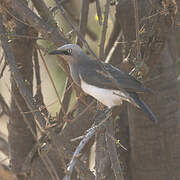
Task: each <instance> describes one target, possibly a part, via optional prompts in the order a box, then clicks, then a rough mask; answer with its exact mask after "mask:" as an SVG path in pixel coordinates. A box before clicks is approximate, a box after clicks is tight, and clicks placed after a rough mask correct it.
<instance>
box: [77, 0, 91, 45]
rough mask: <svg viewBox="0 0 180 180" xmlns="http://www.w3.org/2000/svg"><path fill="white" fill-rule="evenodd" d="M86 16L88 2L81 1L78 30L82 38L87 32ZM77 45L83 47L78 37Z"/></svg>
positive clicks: (87, 0)
mask: <svg viewBox="0 0 180 180" xmlns="http://www.w3.org/2000/svg"><path fill="white" fill-rule="evenodd" d="M88 14H89V0H86V1H82V5H81V16H80V24H79V30H80V33H81V34H82V36H83V37H84V36H85V34H86V30H87V22H88ZM77 44H78V45H79V46H81V47H82V45H83V44H82V41H81V39H80V37H79V36H78V39H77Z"/></svg>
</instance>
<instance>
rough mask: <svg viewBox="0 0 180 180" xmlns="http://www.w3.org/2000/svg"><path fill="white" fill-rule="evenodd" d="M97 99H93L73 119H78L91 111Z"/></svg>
mask: <svg viewBox="0 0 180 180" xmlns="http://www.w3.org/2000/svg"><path fill="white" fill-rule="evenodd" d="M95 102H96V100H93V101H92V102H91V103H90V104H89V105H88V106H87V107H86V108H85V109H84V110H83V111H82V112H80V113H79V114H78V115H77V116H76V117H75V118H74V119H73V120H72V121H71V123H72V122H74V121H77V120H78V119H80V118H81V117H82V116H83V115H84V114H85V113H86V112H87V111H89V110H90V109H91V108H92V107H93V106H94V104H95Z"/></svg>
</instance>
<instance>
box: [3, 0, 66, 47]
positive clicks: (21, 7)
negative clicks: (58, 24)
mask: <svg viewBox="0 0 180 180" xmlns="http://www.w3.org/2000/svg"><path fill="white" fill-rule="evenodd" d="M3 2H5V3H6V4H8V5H9V6H10V7H11V8H12V9H13V10H14V11H16V12H17V13H18V14H19V16H20V17H23V20H24V21H26V22H28V23H29V25H30V26H32V27H34V29H36V30H37V31H38V32H40V33H41V34H42V35H43V36H44V38H46V39H48V40H50V41H52V42H53V43H54V44H56V45H57V46H59V45H63V44H64V43H68V42H69V41H68V40H67V39H66V38H65V37H64V35H63V34H60V33H59V32H58V31H57V30H56V29H55V28H54V27H53V26H50V25H48V24H47V23H46V22H44V21H43V20H42V19H41V18H39V17H38V16H37V15H36V14H35V13H34V12H32V11H31V9H29V8H28V7H27V5H25V4H24V3H22V1H19V0H2V1H1V2H0V4H1V5H2V6H3ZM5 8H6V7H5ZM26 24H27V23H26Z"/></svg>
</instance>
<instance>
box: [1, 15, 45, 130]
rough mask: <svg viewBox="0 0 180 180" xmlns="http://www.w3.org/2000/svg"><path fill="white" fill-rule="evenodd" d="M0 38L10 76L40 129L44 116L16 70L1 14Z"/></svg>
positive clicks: (43, 123) (43, 122) (43, 125)
mask: <svg viewBox="0 0 180 180" xmlns="http://www.w3.org/2000/svg"><path fill="white" fill-rule="evenodd" d="M0 39H1V44H2V48H3V50H4V53H5V60H6V61H7V63H8V64H9V66H10V69H11V73H12V76H13V78H14V80H15V82H16V84H17V86H18V87H19V91H20V93H21V95H22V97H23V98H24V100H25V102H26V104H27V106H28V108H29V109H30V111H32V112H34V116H35V118H36V120H37V121H38V122H37V124H38V126H39V128H40V129H41V130H42V128H41V127H45V120H44V117H43V116H42V115H41V113H40V112H38V111H35V110H36V109H37V107H36V106H35V103H34V100H33V97H32V94H31V93H30V91H29V90H28V89H27V88H26V86H25V84H24V81H23V78H22V76H21V74H20V73H19V71H18V68H17V65H16V62H15V59H14V56H13V54H12V52H11V49H10V46H9V43H8V39H7V37H6V36H5V29H4V26H3V22H2V16H1V15H0Z"/></svg>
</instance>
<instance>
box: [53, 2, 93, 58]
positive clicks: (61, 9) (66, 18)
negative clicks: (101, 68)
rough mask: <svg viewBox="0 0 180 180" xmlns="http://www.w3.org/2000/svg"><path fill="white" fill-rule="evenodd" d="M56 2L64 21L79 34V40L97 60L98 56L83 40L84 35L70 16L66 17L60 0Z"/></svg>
mask: <svg viewBox="0 0 180 180" xmlns="http://www.w3.org/2000/svg"><path fill="white" fill-rule="evenodd" d="M54 1H55V2H56V5H57V7H58V9H59V10H60V12H61V14H62V16H63V17H64V19H65V20H66V22H67V23H68V24H69V25H70V27H71V28H72V29H73V30H74V31H75V32H76V33H77V35H78V36H79V38H80V39H81V41H82V42H83V43H84V45H85V46H86V48H87V49H88V51H89V52H90V53H91V54H92V55H93V56H94V57H95V58H96V59H97V56H96V54H95V53H94V52H93V51H92V49H91V48H90V46H89V44H88V43H87V41H86V40H85V39H84V38H83V36H82V34H81V33H80V32H79V31H78V29H77V28H76V27H75V26H74V25H73V24H72V23H71V20H70V19H69V18H68V16H67V15H66V13H65V11H64V9H63V7H62V6H61V5H60V3H59V1H58V0H54Z"/></svg>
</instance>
